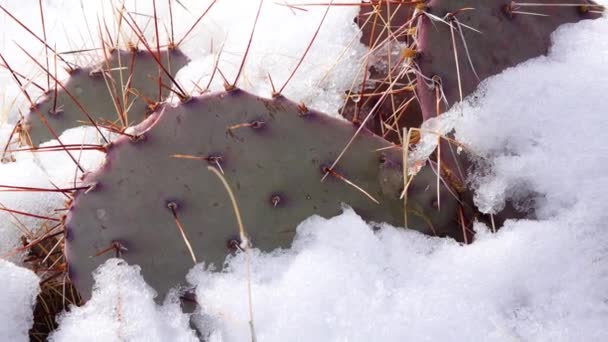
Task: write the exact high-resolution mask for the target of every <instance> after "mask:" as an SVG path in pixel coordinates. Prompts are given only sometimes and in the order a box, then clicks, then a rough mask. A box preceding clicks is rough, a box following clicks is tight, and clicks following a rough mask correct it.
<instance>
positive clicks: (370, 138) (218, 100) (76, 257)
mask: <svg viewBox="0 0 608 342" xmlns="http://www.w3.org/2000/svg"><path fill="white" fill-rule="evenodd" d="M136 131H137V132H139V133H138V136H139V138H138V139H130V138H128V137H121V138H119V139H118V140H117V141H116V142H115V143H113V144H111V145H110V147H109V148H108V151H107V158H106V163H105V165H104V166H103V167H101V168H100V169H99V170H97V171H96V172H95V173H92V174H89V175H88V176H86V178H85V179H84V182H85V184H89V185H91V187H90V189H89V190H87V191H80V192H78V193H77V194H76V196H75V198H74V201H73V204H72V206H71V208H70V211H69V213H68V215H67V218H66V222H65V231H66V241H67V242H66V255H67V259H68V265H69V272H70V276H71V278H72V280H73V282H74V283H75V284H76V286H77V287H78V289H79V290H80V291H82V294H83V295H84V297H85V298H87V297H89V294H90V289H91V285H92V278H91V272H92V271H93V270H94V269H95V268H96V267H97V266H98V265H100V264H101V263H103V262H104V260H105V259H108V258H110V257H113V256H115V255H116V253H117V252H120V253H119V254H120V255H121V256H122V257H123V258H124V259H125V260H126V261H127V262H129V263H130V264H138V265H140V266H141V267H142V273H143V276H144V278H145V279H146V281H147V282H149V283H150V284H151V285H152V286H153V287H154V288H155V289H156V290H157V291H159V292H160V293H161V294H163V293H166V291H167V290H168V289H169V288H170V287H172V286H174V285H176V284H178V283H179V282H181V281H183V279H184V278H185V275H186V273H187V272H188V270H189V269H190V268H191V267H192V264H193V260H192V258H191V256H190V253H189V251H188V248H187V246H186V243H185V241H184V238H183V237H182V235H181V233H180V231H179V230H178V227H177V225H176V219H177V220H178V221H179V223H180V225H181V226H182V227H183V229H184V233H185V235H186V236H187V239H188V241H189V242H190V244H191V246H192V248H193V250H194V254H195V256H196V258H197V260H198V261H204V262H206V263H207V264H210V263H213V264H214V265H215V266H216V267H218V268H221V267H222V265H223V261H224V259H225V257H226V256H227V255H228V254H229V253H230V252H231V250H232V249H233V248H234V247H235V244H238V237H239V235H238V229H237V224H236V219H235V215H234V212H233V209H232V206H231V202H230V200H229V197H228V195H227V193H226V191H225V189H224V188H223V186H222V184H221V182H220V181H219V180H218V179H217V177H216V176H215V175H214V174H213V173H211V172H209V170H207V166H209V165H211V166H213V167H216V168H217V169H218V170H220V171H222V172H223V173H224V175H225V178H226V179H227V181H228V182H229V184H230V186H231V188H232V189H233V191H234V192H235V196H236V198H237V199H238V204H239V207H240V211H241V215H242V219H243V222H244V223H245V226H246V230H247V232H248V235H249V238H250V239H251V241H252V243H253V245H254V247H257V248H260V249H262V250H266V251H270V250H273V249H275V248H279V247H289V246H290V244H291V242H292V239H293V237H294V235H295V229H296V226H297V225H298V223H300V222H301V221H302V220H304V219H306V218H307V217H309V216H311V215H313V214H318V215H321V216H324V217H330V216H333V215H337V214H339V213H340V212H341V210H342V208H343V205H344V204H348V205H349V206H352V207H353V208H354V209H355V210H356V211H357V213H359V214H360V215H362V216H363V217H364V218H365V219H367V220H370V221H375V222H388V223H391V224H393V225H403V223H404V210H403V200H401V199H400V198H399V196H400V192H401V190H402V188H403V178H402V164H401V163H402V160H401V151H400V149H398V148H388V149H387V147H394V146H392V145H391V144H390V143H388V142H387V141H385V140H383V139H381V138H379V137H377V136H376V135H374V134H372V133H370V132H368V131H365V130H364V131H363V132H362V133H361V134H360V135H359V136H358V137H357V138H356V139H355V140H354V143H353V146H352V147H351V148H350V149H349V150H348V151H347V152H346V154H345V155H344V156H343V157H342V158H341V160H340V162H339V163H338V164H337V166H336V167H334V168H333V169H332V170H331V171H329V173H328V177H327V178H326V179H325V180H324V181H321V179H322V177H323V175H324V174H325V173H326V172H328V167H329V166H331V164H332V162H333V161H334V160H336V158H337V157H338V155H339V154H340V152H341V150H342V147H343V146H344V144H345V142H346V141H348V140H349V139H350V138H351V137H352V135H353V134H354V133H355V131H356V126H354V125H352V124H350V123H348V122H344V121H342V120H338V119H334V118H331V117H329V116H327V115H324V114H321V113H318V112H315V111H308V110H307V109H305V108H304V107H303V106H298V105H297V104H295V103H293V102H291V101H289V100H286V99H285V98H283V97H277V98H275V99H272V100H269V99H262V98H258V97H255V96H253V95H250V94H248V93H245V92H243V91H240V90H233V91H230V92H226V93H218V94H212V95H207V96H203V97H195V98H192V99H191V100H189V101H188V102H185V103H182V104H180V105H179V106H177V107H171V106H169V105H164V106H163V107H162V108H160V109H158V110H157V112H155V113H154V114H152V115H151V116H150V117H149V118H148V119H146V120H145V121H144V122H143V123H142V124H141V125H139V126H137V127H136ZM176 155H181V156H194V157H196V158H198V159H192V158H191V159H184V158H176ZM435 179H436V178H435V174H434V173H433V171H432V170H431V169H429V168H423V170H422V171H421V172H420V173H419V175H418V176H417V177H416V178H415V181H414V182H413V184H411V186H410V190H411V191H410V192H409V199H408V226H409V228H413V229H416V230H419V231H421V232H424V233H427V234H437V235H440V236H452V237H455V238H456V239H459V240H461V239H462V236H461V234H462V233H461V232H462V230H461V229H462V228H461V225H460V224H459V222H457V221H456V219H455V218H456V217H458V215H457V212H458V210H459V207H460V204H459V202H458V201H457V200H455V199H454V197H452V194H451V192H450V190H448V189H447V188H446V187H445V186H442V187H441V189H440V193H439V196H440V201H441V209H440V210H438V209H437V197H436V196H437V189H436V188H435ZM346 180H348V181H350V182H352V183H354V184H356V185H357V186H358V187H360V188H361V189H362V190H363V191H365V193H364V192H363V191H362V190H358V189H356V188H355V187H354V186H351V185H349V184H347V181H346ZM370 197H373V199H374V200H376V201H378V203H376V202H375V201H374V200H372V199H371V198H370ZM344 243H348V237H347V236H345V237H344ZM104 251H105V252H104Z"/></svg>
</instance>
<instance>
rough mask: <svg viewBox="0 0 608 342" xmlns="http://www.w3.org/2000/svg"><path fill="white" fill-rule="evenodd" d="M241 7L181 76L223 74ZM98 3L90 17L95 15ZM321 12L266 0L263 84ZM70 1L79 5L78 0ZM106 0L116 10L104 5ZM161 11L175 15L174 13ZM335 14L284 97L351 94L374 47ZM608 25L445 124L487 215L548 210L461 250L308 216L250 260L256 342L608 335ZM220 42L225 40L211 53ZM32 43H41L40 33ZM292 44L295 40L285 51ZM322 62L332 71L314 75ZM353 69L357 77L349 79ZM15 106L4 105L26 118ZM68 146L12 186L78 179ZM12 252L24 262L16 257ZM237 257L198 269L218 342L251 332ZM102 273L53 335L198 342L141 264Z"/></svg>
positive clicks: (11, 293) (10, 300)
mask: <svg viewBox="0 0 608 342" xmlns="http://www.w3.org/2000/svg"><path fill="white" fill-rule="evenodd" d="M221 2H222V1H220V3H221ZM604 2H606V1H604ZM0 3H2V4H3V5H5V4H7V2H0ZM65 3H66V1H49V4H48V6H49V10H48V12H45V13H49V14H48V18H47V20H48V22H51V23H53V22H54V23H57V22H58V21H59V19H58V18H60V16H59V14H58V13H61V11H56V12H53V8H64V7H65V6H66V5H65ZM184 3H185V4H186V2H184ZM30 5H31V4H30ZM240 5H241V6H242V9H243V12H242V13H243V15H242V16H241V15H240V14H239V15H237V18H236V19H235V18H233V17H232V16H233V15H234V10H233V9H234V4H232V5H230V4H227V5H222V6H224V7H218V8H215V10H217V11H216V12H213V11H211V12H210V14H212V15H213V16H214V17H211V18H213V22H214V23H216V24H217V25H209V26H208V28H206V29H200V30H198V31H197V32H195V34H194V35H193V38H192V41H190V42H189V43H188V44H190V45H186V46H185V47H184V49H185V50H186V51H191V52H190V53H191V54H192V55H196V56H200V58H197V59H193V63H192V64H191V65H190V66H188V67H187V68H185V69H184V70H183V72H182V73H180V75H179V79H180V80H182V82H184V83H189V81H187V80H189V79H192V77H194V75H197V74H198V75H199V77H200V76H203V75H202V74H203V73H204V72H207V71H208V70H209V69H210V68H209V66H210V65H213V61H214V58H216V57H215V56H216V53H217V50H216V48H217V46H221V44H224V52H223V53H222V54H223V55H224V54H226V55H230V53H232V54H233V55H234V52H235V51H241V50H242V49H243V48H244V47H243V45H245V44H246V40H247V39H248V34H249V32H250V31H249V30H250V27H251V24H252V19H253V14H252V13H255V11H256V10H257V2H256V1H243V2H242V3H241V4H240ZM10 6H12V7H11V10H14V11H15V12H14V13H16V15H21V17H26V15H27V14H28V13H29V14H31V13H32V12H34V11H32V10H31V8H29V9H28V8H26V6H25V5H21V6H23V7H19V6H20V5H19V4H18V3H17V2H12V1H11V2H10ZM31 6H34V5H31ZM62 6H63V7H62ZM187 7H188V8H190V9H191V11H192V13H190V14H189V13H187V12H186V13H182V12H178V13H177V14H176V13H174V15H176V18H177V16H178V15H181V16H183V17H180V20H176V22H180V24H179V25H180V26H177V29H178V30H181V31H180V32H183V30H184V29H187V28H188V26H189V24H190V23H191V22H192V18H196V16H197V15H198V13H201V11H202V9H204V8H205V7H206V2H201V4H198V5H196V6H194V5H193V6H192V7H190V6H189V5H188V4H187ZM34 8H35V7H34ZM231 9H232V10H231ZM89 10H90V11H91V12H87V13H94V12H93V11H94V10H93V9H89ZM138 10H139V11H145V10H146V9H145V8H144V9H141V8H139V9H138ZM148 10H149V9H148ZM309 10H310V11H311V12H310V13H300V12H298V13H297V15H294V14H292V13H291V11H290V10H289V9H286V8H284V7H281V6H277V5H275V4H274V3H273V2H269V1H267V3H266V5H265V8H264V9H263V12H262V16H261V17H260V20H261V21H260V24H259V26H258V28H257V31H256V36H255V37H259V38H255V39H256V40H254V44H253V47H252V49H254V50H252V51H254V53H253V54H251V55H250V58H249V63H250V64H248V68H250V69H249V70H248V71H247V75H249V76H248V77H247V78H246V80H248V81H244V83H243V86H244V87H245V88H247V87H249V86H250V87H252V88H249V89H250V90H252V91H256V92H258V93H263V92H264V91H266V92H267V91H268V89H269V87H266V88H264V90H262V89H261V88H259V89H258V88H256V87H260V86H259V82H258V80H257V77H258V76H259V77H260V79H264V77H263V76H264V75H265V74H266V72H268V71H272V77H273V80H274V82H275V84H281V83H282V81H284V79H286V77H287V76H288V74H289V71H290V70H289V69H287V70H281V69H275V68H274V66H275V65H287V63H288V61H289V60H291V61H292V62H291V63H292V64H291V65H292V66H293V65H294V61H293V58H294V57H297V56H301V54H302V50H303V47H305V44H306V43H307V42H308V40H309V39H310V37H311V36H312V34H313V33H314V31H315V29H316V27H317V25H318V23H319V21H320V19H321V17H322V15H323V12H324V9H323V8H317V9H314V10H313V9H312V8H309ZM69 11H71V12H69V13H73V14H74V16H75V17H76V18H78V17H79V16H78V15H76V14H77V13H79V11H80V8H79V7H77V6H72V7H70V8H69ZM105 11H106V12H104V13H106V15H111V14H107V13H108V12H107V11H108V9H107V8H106V9H105ZM160 11H161V12H162V11H165V12H162V13H166V9H162V8H161V9H160ZM176 11H177V10H176ZM222 11H224V12H222ZM334 12H335V13H334ZM52 13H55V14H52ZM227 13H229V14H227ZM238 13H241V12H238ZM245 13H247V14H246V15H245ZM330 13H334V14H333V15H332V16H329V17H328V18H327V19H326V25H327V26H324V29H323V30H322V32H321V33H320V36H319V38H318V39H317V41H316V42H315V45H313V50H311V55H310V56H314V57H311V58H310V59H309V60H310V61H311V62H309V63H311V64H310V65H308V66H306V65H304V66H303V67H302V69H301V70H300V71H301V73H299V74H297V77H294V79H293V83H290V86H289V87H288V88H287V89H288V90H289V89H291V90H290V91H292V92H291V93H289V92H287V94H288V95H290V96H292V97H294V98H295V99H296V100H305V101H312V100H313V99H314V100H315V101H319V102H311V103H312V107H316V108H320V109H323V110H326V111H329V112H335V111H336V110H337V108H338V107H339V102H336V101H338V100H339V99H340V97H339V96H340V91H341V90H343V89H345V88H349V86H350V83H351V82H353V76H352V75H353V74H356V72H357V70H358V66H359V64H358V63H353V62H352V61H358V59H359V58H360V57H361V56H362V55H363V54H364V53H365V49H364V48H363V47H362V46H358V45H357V44H358V43H357V40H358V38H356V37H357V36H356V29H355V27H354V26H353V24H352V19H348V18H352V17H354V15H355V13H356V9H353V8H346V7H343V8H342V7H340V8H339V7H336V8H333V9H332V10H331V11H330ZM272 14H274V16H273V15H272ZM53 15H55V16H56V17H54V16H53ZM53 18H54V19H53ZM93 18H95V17H94V16H91V18H89V20H91V21H92V20H93ZM286 18H288V19H286ZM345 18H347V19H345ZM30 21H31V25H33V27H36V25H37V24H36V23H37V22H38V19H37V17H36V18H33V19H31V20H30V19H28V21H27V22H28V24H30ZM76 21H77V20H75V21H74V22H73V23H65V25H66V26H68V27H72V28H71V29H68V32H73V31H71V30H74V28H73V27H78V26H77V25H81V26H79V27H86V26H83V25H86V23H78V22H76ZM57 25H58V28H57V29H56V30H55V31H54V32H49V37H51V38H49V40H51V39H55V40H57V42H58V45H61V44H68V46H65V48H67V47H71V48H73V47H74V44H76V45H78V44H77V43H75V42H74V41H75V40H78V39H80V36H79V34H78V33H75V34H74V37H75V38H73V40H72V41H66V40H65V39H64V40H60V39H59V38H58V37H61V35H62V34H63V30H62V29H60V28H61V25H59V24H57ZM72 25H73V26H72ZM279 25H280V29H278V28H277V26H279ZM2 27H3V28H6V29H5V30H4V32H5V33H4V34H3V38H2V39H3V40H2V47H3V49H2V53H3V54H4V55H7V56H11V58H12V60H13V61H15V63H16V65H21V66H25V65H27V64H26V63H25V62H24V61H23V60H19V58H21V57H22V55H21V54H18V53H16V52H15V53H14V54H13V53H12V52H11V51H13V50H10V49H9V46H11V47H12V49H14V45H12V44H13V43H12V40H13V39H20V38H19V37H25V34H24V33H23V32H21V31H20V30H19V29H18V28H15V24H14V23H12V22H9V21H4V23H3V24H2ZM228 28H230V30H232V31H230V30H228ZM206 30H207V31H206ZM324 30H326V31H324ZM228 31H230V32H233V33H234V34H233V33H227V32H228ZM82 32H85V31H82ZM323 32H325V34H326V36H322V34H323ZM281 34H285V36H282V35H281ZM176 35H177V34H176ZM295 35H297V36H295ZM292 36H293V37H297V38H296V39H294V42H293V44H289V43H287V42H289V41H290V40H289V39H290V37H292ZM210 37H213V39H211V38H210ZM226 37H229V38H226ZM232 37H234V40H231V39H233V38H232ZM243 37H245V38H243ZM281 37H283V38H281ZM285 37H286V38H285ZM323 37H324V38H323ZM330 37H331V39H330ZM606 37H608V19H607V18H603V19H600V20H595V21H585V22H581V23H577V24H571V25H565V26H562V27H561V28H560V29H558V31H557V32H555V33H554V35H553V41H554V44H553V47H552V49H551V51H550V53H549V55H548V56H544V57H539V58H536V59H534V60H530V61H528V62H525V63H523V64H521V65H519V66H517V67H514V68H511V69H509V70H505V71H504V72H503V73H502V74H500V75H497V76H495V77H492V78H490V79H488V80H487V81H485V82H484V83H483V85H482V86H481V87H480V89H479V91H478V92H477V93H476V94H474V95H473V96H471V97H470V98H469V99H467V100H466V101H465V103H463V104H462V105H459V106H456V107H455V108H453V109H452V110H451V111H450V112H449V113H447V114H446V117H445V119H444V120H445V122H444V124H445V125H449V126H450V127H453V128H454V129H455V130H456V137H457V138H458V139H459V140H460V141H462V142H463V143H465V144H466V145H468V147H469V148H471V149H472V150H473V151H475V153H476V154H478V155H480V156H482V157H483V158H484V159H485V160H486V168H484V169H483V170H482V171H483V172H480V173H479V174H478V175H477V176H476V177H475V179H474V181H473V184H474V186H475V188H476V189H477V193H476V201H477V204H478V205H480V207H481V208H484V209H486V210H488V211H492V210H497V209H499V208H500V207H501V206H502V204H503V203H504V201H505V199H508V198H512V199H515V200H516V201H517V200H518V199H519V198H520V197H521V195H522V194H536V196H535V198H534V201H528V202H526V203H521V205H524V206H528V207H529V208H531V209H534V210H535V212H536V219H534V220H518V221H515V220H512V221H507V223H506V224H505V226H504V227H503V228H502V229H501V230H500V231H499V232H498V233H496V234H491V233H489V232H488V228H487V227H484V226H481V225H477V226H476V229H477V231H478V235H477V238H476V241H475V243H473V244H471V245H468V246H461V245H459V244H457V243H455V242H453V241H451V240H447V239H439V238H432V237H428V236H423V235H421V234H418V233H416V232H412V231H407V230H403V229H400V228H394V227H389V226H386V227H384V228H383V229H381V230H380V231H378V232H376V233H374V232H372V230H371V229H370V227H369V226H368V225H367V224H366V222H364V221H363V220H361V218H359V217H358V216H357V214H356V213H355V212H353V211H352V210H345V212H344V213H343V214H342V215H339V216H337V217H334V218H330V219H325V218H320V217H311V218H309V219H308V220H306V221H304V222H303V223H302V224H301V225H300V226H299V228H298V234H297V236H296V240H295V242H294V245H293V247H292V248H291V249H289V250H285V251H275V252H273V253H260V252H257V251H255V250H254V251H253V253H252V255H251V259H250V262H251V283H252V291H251V293H252V306H253V322H254V326H255V331H256V335H257V339H258V341H264V342H265V341H370V340H378V341H403V340H411V341H435V340H446V341H464V340H471V341H575V340H581V341H607V340H608V326H607V325H606V322H608V292H607V291H606V289H608V230H607V229H606V228H607V226H606V220H607V219H608V210H606V203H608V134H606V130H607V129H608V97H607V96H605V93H606V92H607V91H608V64H607V63H606V61H608V39H606ZM353 38H354V42H352V40H353ZM24 39H25V38H24ZM281 39H283V40H281ZM85 40H86V39H85ZM211 40H214V46H215V48H214V49H213V50H211V49H208V48H206V47H205V46H209V45H208V44H211ZM295 40H297V41H295ZM220 41H221V42H220ZM196 42H199V43H200V44H198V45H197V43H196ZM275 42H280V43H275ZM203 43H204V44H203ZM70 44H71V45H70ZM349 45H354V47H353V46H351V48H350V49H347V51H348V54H352V55H350V56H347V57H345V58H351V59H350V61H351V62H348V61H349V59H345V60H344V61H343V62H340V63H338V64H339V65H342V64H341V63H343V65H342V66H338V67H336V68H333V69H332V66H333V65H334V64H335V62H336V60H337V59H338V58H337V56H336V55H334V54H333V53H338V54H340V53H341V52H342V51H344V49H345V47H346V46H349ZM256 46H257V47H256ZM28 47H30V48H32V49H38V50H40V49H39V46H38V45H36V44H34V43H33V42H32V43H31V45H28ZM283 47H285V49H286V50H285V51H277V50H276V49H279V48H283ZM197 49H199V50H197ZM353 51H354V52H353ZM281 58H285V59H281ZM235 60H239V59H238V58H236V57H234V56H232V57H230V59H226V60H224V61H225V70H226V71H227V75H231V74H230V72H232V71H235V70H234V69H230V65H231V64H233V63H234V61H235ZM312 61H314V63H313V62H312ZM296 62H297V61H296ZM9 63H10V61H9ZM352 64H354V65H355V66H354V67H353V66H352ZM349 65H351V66H349ZM306 68H309V69H306ZM351 68H353V69H351ZM330 69H331V70H332V73H331V74H330V76H327V75H326V73H327V70H330ZM203 70H205V71H203ZM314 70H316V71H318V70H325V71H323V72H317V73H316V74H315V73H314V72H313V71H314ZM347 74H350V75H351V76H350V77H349V78H348V77H344V75H347ZM298 75H299V76H298ZM228 78H230V76H228ZM0 79H1V80H2V82H4V84H6V89H5V93H6V94H7V97H6V100H5V108H6V107H8V104H9V103H10V101H9V100H11V99H12V98H14V96H16V94H17V93H18V89H16V87H14V86H13V85H12V83H10V82H9V78H8V76H7V75H6V72H5V71H2V73H1V75H0ZM323 82H326V83H323ZM201 83H203V84H204V83H205V82H201ZM321 83H322V84H324V86H322V88H323V87H325V88H326V89H330V91H329V92H328V94H330V95H328V96H329V98H319V96H318V91H319V90H318V88H317V87H316V85H318V84H321ZM215 86H218V87H219V86H220V84H219V83H218V84H217V85H215ZM332 89H333V90H332ZM332 91H333V93H332ZM331 94H333V95H331ZM9 95H10V96H9ZM336 96H337V97H336ZM337 99H338V100H337ZM307 103H308V102H307ZM9 112H10V111H9ZM11 113H12V114H9V115H6V117H9V118H11V117H12V118H13V119H14V112H11ZM9 129H10V127H9V126H0V138H3V139H6V136H7V135H8V132H9V131H8V130H9ZM84 131H86V130H82V129H81V130H77V131H73V132H71V133H69V134H71V138H68V137H66V139H68V141H75V142H82V140H83V133H82V132H84ZM89 132H90V131H89ZM89 135H90V134H89ZM90 138H91V137H90V136H89V137H88V138H87V139H90ZM56 157H58V156H47V155H45V156H44V157H39V156H38V157H33V156H31V155H27V154H23V155H19V156H17V159H18V162H17V163H12V164H4V165H0V179H2V181H1V182H2V183H4V182H9V181H10V183H11V184H12V185H33V186H36V185H45V186H49V183H48V179H52V180H53V181H54V182H56V183H61V182H68V181H69V179H73V177H74V174H73V173H74V170H73V168H70V169H69V170H68V169H60V168H59V167H58V166H57V165H59V164H61V163H56V162H53V160H54V159H53V158H56ZM88 158H89V162H88V165H89V167H94V166H95V165H96V163H98V162H99V160H100V159H101V157H100V156H95V155H92V154H89V157H88ZM64 164H67V163H64ZM66 175H67V176H66ZM61 201H63V199H62V198H61V197H60V196H50V195H49V196H41V195H40V194H31V193H29V194H23V193H17V194H15V193H0V203H1V204H3V205H5V206H7V207H11V208H21V210H24V211H34V212H43V213H48V211H49V210H51V208H54V207H58V206H60V204H61ZM0 219H2V220H3V221H0V254H3V253H5V252H6V251H8V250H10V249H11V248H12V247H14V246H15V245H16V244H17V243H18V237H19V235H20V233H19V232H15V227H14V225H13V224H11V223H10V222H11V221H10V217H8V216H0ZM11 260H12V261H14V262H16V263H18V262H19V258H18V257H15V256H13V258H12V259H11ZM229 265H230V267H229V268H228V269H227V271H225V272H222V273H211V272H208V271H206V270H205V269H204V266H203V265H199V266H197V267H195V268H193V270H192V271H191V273H190V275H189V277H188V280H189V281H190V282H191V283H192V284H193V285H195V286H196V293H197V298H198V300H199V303H200V307H199V310H198V311H197V312H196V313H195V314H194V316H193V321H194V322H195V325H196V326H197V327H198V329H199V331H200V332H201V334H202V335H203V336H207V337H208V340H209V341H244V340H250V326H249V308H248V292H247V281H248V278H247V274H248V273H247V258H246V257H245V255H244V254H241V255H238V256H236V257H234V258H232V259H230V260H229ZM0 275H2V276H1V277H0V282H2V284H3V285H2V286H1V287H0V288H3V289H4V290H2V291H0V321H2V323H0V340H2V341H19V340H26V338H27V329H28V326H29V325H30V324H31V315H29V313H30V311H29V310H30V308H31V306H32V303H33V297H34V295H35V293H36V291H37V284H36V281H35V277H34V275H33V274H32V273H31V272H29V271H27V270H25V269H23V268H19V267H17V266H15V265H13V264H11V263H9V262H6V261H2V260H0ZM96 281H97V285H96V289H95V290H94V294H93V299H92V300H91V301H89V302H88V303H87V304H86V305H84V306H83V307H81V308H74V309H72V311H71V312H70V313H68V314H65V315H64V316H62V317H61V320H60V328H59V330H58V331H57V332H56V333H55V334H54V335H52V339H53V340H54V341H90V340H98V341H119V340H129V341H168V340H172V341H190V340H194V339H195V333H194V332H193V330H191V328H190V326H189V324H188V319H189V317H188V316H187V315H186V314H182V313H181V312H180V311H179V308H178V307H177V304H176V302H175V301H174V300H173V299H172V298H168V299H167V300H166V302H165V304H164V305H162V306H158V305H156V304H155V303H154V301H153V297H154V293H153V290H151V289H150V288H149V287H148V286H147V285H146V284H145V282H144V280H143V279H142V278H141V277H140V275H139V272H138V268H137V266H133V265H131V266H129V265H125V264H124V263H122V262H120V261H119V260H117V259H112V260H109V261H108V262H107V263H106V264H105V265H103V266H102V267H100V269H99V270H98V272H97V274H96Z"/></svg>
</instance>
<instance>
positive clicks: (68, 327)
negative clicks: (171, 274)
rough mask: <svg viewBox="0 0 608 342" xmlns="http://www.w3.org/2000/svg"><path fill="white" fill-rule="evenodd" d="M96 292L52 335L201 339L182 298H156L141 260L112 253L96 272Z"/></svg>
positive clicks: (58, 341) (150, 341) (57, 341)
mask: <svg viewBox="0 0 608 342" xmlns="http://www.w3.org/2000/svg"><path fill="white" fill-rule="evenodd" d="M94 277H95V286H94V287H93V297H92V298H91V300H89V301H88V302H87V303H86V304H85V305H84V306H82V307H72V308H71V310H70V311H69V312H68V313H65V314H64V315H63V316H61V317H60V318H59V329H58V330H57V331H55V332H54V333H53V334H52V335H51V337H50V341H53V342H63V341H65V342H67V341H108V342H112V341H145V342H154V341H159V342H163V341H176V342H186V341H192V342H195V341H198V339H197V338H196V336H195V333H194V331H193V330H192V329H190V326H189V317H188V315H185V314H183V313H182V312H181V309H180V305H179V302H178V301H177V300H176V299H175V298H173V299H169V300H168V301H167V302H166V303H165V304H164V305H163V306H157V305H156V304H155V302H154V297H156V293H155V292H154V290H153V289H152V288H150V287H149V286H148V285H147V284H146V283H145V282H144V280H143V278H142V277H141V274H140V268H139V266H129V265H127V264H126V263H125V262H124V261H122V260H120V259H109V260H107V261H106V262H105V263H104V264H103V265H101V266H100V267H99V268H98V269H97V271H96V272H95V274H94Z"/></svg>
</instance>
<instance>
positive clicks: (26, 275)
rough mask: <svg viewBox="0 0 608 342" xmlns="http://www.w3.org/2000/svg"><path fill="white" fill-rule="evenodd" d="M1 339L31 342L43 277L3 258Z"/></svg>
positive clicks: (0, 299) (0, 277)
mask: <svg viewBox="0 0 608 342" xmlns="http://www.w3.org/2000/svg"><path fill="white" fill-rule="evenodd" d="M0 279H2V287H1V288H2V291H0V320H1V321H2V323H1V324H0V339H1V340H2V341H12V342H21V341H29V338H28V330H30V327H31V326H32V323H33V322H34V317H33V310H34V304H35V303H36V296H37V295H38V291H39V286H38V282H39V281H40V279H38V277H37V276H36V275H35V274H34V272H32V271H30V270H27V269H25V268H22V267H19V266H16V265H14V264H13V263H11V262H8V261H6V260H2V259H0Z"/></svg>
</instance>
